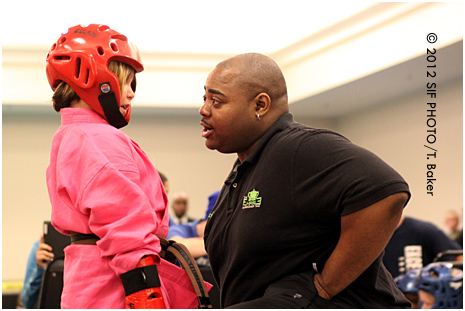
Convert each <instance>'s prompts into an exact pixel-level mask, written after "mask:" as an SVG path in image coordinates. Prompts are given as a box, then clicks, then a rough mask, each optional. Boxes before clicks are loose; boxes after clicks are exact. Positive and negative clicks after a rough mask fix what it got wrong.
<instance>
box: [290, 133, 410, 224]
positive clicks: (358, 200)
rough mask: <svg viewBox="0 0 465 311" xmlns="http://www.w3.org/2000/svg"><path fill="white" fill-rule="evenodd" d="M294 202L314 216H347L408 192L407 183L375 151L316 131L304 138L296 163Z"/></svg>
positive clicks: (331, 134) (339, 136) (305, 212)
mask: <svg viewBox="0 0 465 311" xmlns="http://www.w3.org/2000/svg"><path fill="white" fill-rule="evenodd" d="M294 176H295V177H294V180H293V182H294V184H295V194H294V199H295V200H296V202H297V204H296V205H297V206H301V207H303V208H304V210H303V211H302V213H303V214H304V215H307V216H308V212H307V211H306V210H307V208H308V207H310V206H311V207H312V214H313V215H316V216H317V217H318V216H322V219H324V217H326V215H328V213H330V214H331V215H332V216H334V217H340V216H344V215H347V214H350V213H353V212H356V211H358V210H360V209H363V208H365V207H368V206H370V205H372V204H374V203H376V202H378V201H380V200H382V199H384V198H386V197H388V196H389V195H392V194H395V193H399V192H407V193H408V194H409V197H410V193H409V189H408V185H407V183H406V182H405V181H404V179H403V178H402V177H401V176H400V175H399V174H398V173H397V172H396V171H395V170H394V169H393V168H391V167H390V166H389V165H387V164H386V163H385V162H384V161H383V160H381V159H380V158H379V157H378V156H376V155H375V154H373V153H372V152H370V151H368V150H366V149H364V148H362V147H360V146H357V145H355V144H353V143H351V142H350V141H349V140H348V139H346V138H345V137H343V136H341V135H339V134H337V133H334V132H331V131H326V130H314V131H313V132H312V133H309V134H308V135H305V137H304V138H303V139H302V141H301V143H300V145H299V147H298V149H297V152H296V155H295V162H294Z"/></svg>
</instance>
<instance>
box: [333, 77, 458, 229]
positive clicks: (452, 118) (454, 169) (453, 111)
mask: <svg viewBox="0 0 465 311" xmlns="http://www.w3.org/2000/svg"><path fill="white" fill-rule="evenodd" d="M425 85H426V84H425ZM437 94H438V98H437V99H436V100H435V101H436V103H437V106H436V110H437V112H436V115H437V117H436V118H435V119H436V123H437V124H436V131H437V135H436V139H437V140H436V142H435V143H434V144H433V145H429V144H428V143H427V141H426V137H427V130H428V129H429V128H428V126H427V125H426V121H427V117H426V116H427V111H426V110H427V109H430V108H427V107H428V105H427V103H428V102H432V100H431V99H430V100H428V97H427V96H426V86H425V92H424V93H421V94H416V95H413V96H409V97H404V98H400V99H398V100H396V101H393V102H388V103H383V104H381V105H378V106H375V107H373V108H371V109H369V110H366V111H364V112H359V113H355V114H353V115H351V116H346V117H344V118H341V119H340V120H338V123H337V125H336V128H337V130H338V131H339V132H341V133H343V134H344V135H346V136H347V137H348V138H350V139H351V140H352V141H353V142H354V143H356V144H359V145H361V146H363V147H365V148H367V149H370V150H371V151H373V152H374V153H376V154H378V155H379V156H381V158H383V159H384V160H385V161H386V162H388V163H389V164H390V165H391V166H393V167H394V168H395V169H396V170H397V171H398V172H399V173H400V174H401V175H402V176H403V177H404V178H405V179H406V180H407V182H408V183H409V185H410V191H411V193H412V199H411V201H410V202H409V204H408V205H407V208H406V209H405V214H406V215H410V216H414V217H418V218H421V219H424V220H427V221H430V222H433V223H435V224H436V225H438V226H439V227H440V228H443V221H444V213H445V211H446V210H448V209H453V210H456V211H458V212H459V215H460V213H461V211H462V203H463V199H462V198H463V197H462V195H463V182H462V181H463V174H462V173H463V108H462V107H463V94H462V80H458V81H455V82H451V83H449V84H447V85H440V86H438V91H437ZM425 145H429V146H431V147H432V148H435V149H436V150H438V152H437V158H436V159H433V158H431V159H430V160H427V153H429V151H431V150H429V149H427V148H426V147H425ZM427 164H436V169H435V170H434V171H433V173H434V178H436V179H437V180H436V181H434V184H433V185H434V189H433V196H431V195H429V194H427V192H428V191H427V190H426V186H427V176H426V174H427V171H428V170H427Z"/></svg>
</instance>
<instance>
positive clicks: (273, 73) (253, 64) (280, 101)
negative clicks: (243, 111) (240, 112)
mask: <svg viewBox="0 0 465 311" xmlns="http://www.w3.org/2000/svg"><path fill="white" fill-rule="evenodd" d="M216 68H218V69H229V70H230V72H231V73H233V74H234V75H235V81H234V82H235V83H238V86H239V87H240V88H241V89H243V90H244V91H245V92H246V96H247V98H248V100H252V99H253V98H254V97H255V96H257V95H258V94H260V93H266V94H268V96H269V97H270V99H271V102H272V106H274V107H273V109H275V108H279V109H278V110H282V109H283V110H284V112H287V111H288V102H287V87H286V81H285V80H284V76H283V73H282V71H281V69H280V68H279V66H278V64H276V62H275V61H274V60H272V59H271V58H270V57H268V56H265V55H263V54H258V53H246V54H240V55H236V56H234V57H232V58H229V59H227V60H225V61H222V62H221V63H219V64H218V65H217V66H216Z"/></svg>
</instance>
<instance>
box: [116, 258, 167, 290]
mask: <svg viewBox="0 0 465 311" xmlns="http://www.w3.org/2000/svg"><path fill="white" fill-rule="evenodd" d="M120 277H121V280H122V281H123V287H124V291H125V293H126V296H129V295H131V294H134V293H137V292H138V291H141V290H144V289H148V288H152V287H160V286H161V284H160V278H159V277H158V269H157V266H156V265H150V266H144V267H140V268H136V269H133V270H130V271H128V272H126V273H123V274H121V275H120Z"/></svg>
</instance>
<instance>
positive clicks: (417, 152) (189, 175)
mask: <svg viewBox="0 0 465 311" xmlns="http://www.w3.org/2000/svg"><path fill="white" fill-rule="evenodd" d="M439 94H440V98H439V99H438V107H437V115H438V117H437V131H438V135H437V143H436V144H435V147H437V148H436V149H437V150H438V159H437V161H436V162H435V164H437V169H436V170H435V172H434V173H435V177H436V178H437V181H436V182H435V184H434V197H429V196H428V195H426V190H425V189H426V163H427V161H426V151H427V150H426V148H425V147H424V144H425V138H426V129H427V127H426V100H427V99H426V96H425V94H417V95H415V96H411V97H405V98H400V99H398V100H396V101H394V102H388V103H382V102H380V104H379V105H377V106H375V107H373V108H371V109H369V110H365V111H362V112H357V113H354V114H353V115H350V116H345V117H342V118H339V119H337V120H327V119H310V118H306V117H302V116H299V115H296V116H295V118H296V120H297V121H299V122H302V123H305V124H308V125H311V126H315V127H323V128H331V129H334V130H337V131H339V132H341V133H342V134H344V135H346V136H347V137H348V138H350V139H351V140H352V141H354V142H355V143H357V144H360V145H362V146H364V147H366V148H368V149H370V150H372V151H374V152H375V153H376V154H378V155H379V156H381V158H383V159H384V160H385V161H386V162H388V163H389V164H391V165H392V166H393V167H394V168H396V169H397V170H398V171H399V172H400V173H401V174H402V175H403V176H404V178H405V179H406V180H407V181H408V182H409V184H410V187H411V191H412V195H413V197H412V200H411V202H410V203H409V205H408V207H407V208H406V210H405V212H406V214H408V215H412V216H415V217H419V218H422V219H426V220H429V221H431V222H433V223H435V224H437V225H439V226H442V219H443V215H444V212H445V210H447V209H456V210H461V206H462V156H463V154H462V81H456V82H455V83H452V84H450V85H447V86H445V85H444V86H441V89H440V92H439ZM291 111H292V106H291ZM199 121H200V119H199V117H197V116H191V117H189V116H174V115H164V116H161V117H160V116H156V115H151V114H147V115H137V114H135V115H134V116H133V119H132V121H131V124H130V125H129V126H128V127H127V128H125V129H124V131H125V132H126V133H127V134H128V135H129V136H130V137H131V138H133V139H134V140H135V141H136V142H138V143H139V144H140V146H141V147H142V149H144V150H145V152H146V153H147V155H148V156H149V157H150V159H151V160H152V161H153V163H154V164H155V166H156V167H157V168H158V169H159V170H160V171H162V172H164V173H165V174H166V175H167V176H168V178H169V179H170V182H171V190H170V195H172V194H173V193H175V192H178V191H185V192H187V193H188V195H189V198H190V214H191V215H192V216H195V217H202V216H203V213H204V210H205V207H206V204H207V197H208V195H209V194H210V193H211V192H213V191H215V190H217V189H219V188H220V187H221V185H222V183H223V181H224V179H225V177H226V175H227V174H228V172H229V170H230V169H231V166H232V163H233V161H234V159H235V156H234V155H222V154H219V153H217V152H216V151H210V150H208V149H206V148H205V146H204V141H203V139H202V138H201V137H200V129H201V128H200V125H199ZM59 122H60V121H59V116H58V115H57V114H55V113H54V112H53V111H52V110H51V108H50V111H47V112H45V113H44V112H40V113H35V114H23V113H11V112H8V111H5V110H4V111H3V126H2V129H3V135H2V136H3V153H2V155H3V188H2V190H3V197H2V201H3V202H2V204H3V205H2V206H3V208H2V209H3V210H2V216H3V218H2V219H3V223H2V226H3V227H2V228H3V232H2V278H3V281H14V280H22V278H23V277H24V271H25V266H26V260H27V256H28V253H29V250H30V247H31V245H32V243H33V242H34V241H35V240H36V239H37V238H38V237H39V236H40V234H41V232H42V226H41V223H42V221H43V220H46V219H50V204H49V201H48V195H47V190H46V184H45V169H46V167H47V165H48V158H49V150H50V144H51V139H52V136H53V133H54V132H55V130H56V128H57V127H58V126H59Z"/></svg>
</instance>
